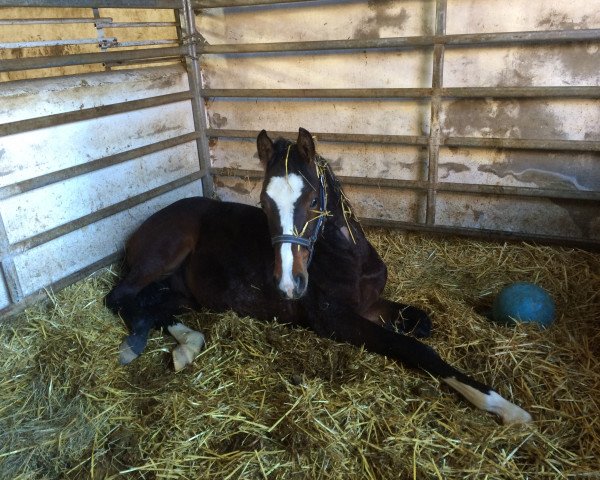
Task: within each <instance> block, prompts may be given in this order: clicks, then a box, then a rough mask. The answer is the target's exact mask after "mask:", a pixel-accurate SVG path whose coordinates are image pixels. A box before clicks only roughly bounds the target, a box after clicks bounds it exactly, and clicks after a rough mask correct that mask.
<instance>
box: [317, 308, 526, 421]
mask: <svg viewBox="0 0 600 480" xmlns="http://www.w3.org/2000/svg"><path fill="white" fill-rule="evenodd" d="M318 322H319V323H318V325H315V330H316V331H317V333H319V334H320V335H323V336H328V337H333V338H334V339H336V340H338V341H343V342H348V343H351V344H353V345H356V346H364V347H365V348H366V349H367V350H368V351H371V352H374V353H379V354H381V355H386V356H388V357H390V358H393V359H395V360H398V361H400V362H402V363H404V364H407V365H409V366H412V367H418V368H422V369H423V370H425V371H427V372H429V373H431V374H433V375H435V376H437V377H439V378H441V380H442V381H444V382H445V383H447V384H448V385H450V386H451V387H452V388H454V389H455V390H456V391H458V392H459V393H460V394H461V395H463V396H464V397H465V398H466V399H467V400H469V401H470V402H471V403H472V404H474V405H475V406H476V407H478V408H480V409H482V410H486V411H488V412H492V413H495V414H497V415H499V416H500V417H501V419H502V422H503V423H505V424H511V423H527V422H530V421H531V415H529V413H527V412H526V411H525V410H523V409H522V408H520V407H518V406H517V405H515V404H513V403H511V402H509V401H508V400H505V399H504V398H502V397H501V396H500V395H499V394H498V393H496V392H495V391H494V390H492V389H491V388H490V387H488V386H487V385H484V384H482V383H480V382H478V381H477V380H474V379H473V378H471V377H469V376H468V375H465V374H464V373H462V372H460V371H459V370H457V369H456V368H454V367H452V366H451V365H449V364H448V363H446V362H445V361H444V360H442V359H441V357H440V356H439V355H438V354H437V353H436V352H435V350H433V349H432V348H431V347H429V346H427V345H425V344H424V343H422V342H420V341H419V340H417V339H416V338H413V337H410V336H406V335H403V334H399V333H396V332H390V331H389V330H386V329H384V328H383V327H381V326H379V325H377V324H376V323H374V322H371V321H369V320H367V319H365V318H363V317H361V316H360V315H357V314H355V313H353V312H350V311H343V312H341V311H338V312H331V313H328V312H324V314H323V315H322V316H320V318H319V320H318Z"/></svg>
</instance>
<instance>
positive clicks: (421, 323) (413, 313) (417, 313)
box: [397, 307, 431, 338]
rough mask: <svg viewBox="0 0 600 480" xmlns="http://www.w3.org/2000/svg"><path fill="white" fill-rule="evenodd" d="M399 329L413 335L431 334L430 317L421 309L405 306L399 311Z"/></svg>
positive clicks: (420, 336)
mask: <svg viewBox="0 0 600 480" xmlns="http://www.w3.org/2000/svg"><path fill="white" fill-rule="evenodd" d="M397 324H398V326H399V327H400V331H401V332H403V333H406V334H409V335H412V336H413V337H417V338H425V337H429V336H431V319H430V318H429V315H427V314H426V313H425V312H424V311H423V310H421V309H418V308H415V307H406V308H403V309H402V310H401V311H400V318H399V319H398V320H397Z"/></svg>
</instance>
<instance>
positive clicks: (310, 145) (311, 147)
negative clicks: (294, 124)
mask: <svg viewBox="0 0 600 480" xmlns="http://www.w3.org/2000/svg"><path fill="white" fill-rule="evenodd" d="M296 144H297V145H298V152H299V153H300V155H301V156H302V157H303V158H304V160H306V161H307V162H310V161H311V160H313V159H314V158H315V154H316V151H315V142H314V140H313V137H312V135H311V134H310V132H309V131H308V130H305V129H304V128H302V127H300V129H299V130H298V140H297V141H296Z"/></svg>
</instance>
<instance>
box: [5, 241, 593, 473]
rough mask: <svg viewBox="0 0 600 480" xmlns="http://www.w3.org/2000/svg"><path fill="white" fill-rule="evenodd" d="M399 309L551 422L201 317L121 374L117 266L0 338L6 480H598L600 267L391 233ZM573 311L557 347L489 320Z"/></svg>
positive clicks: (579, 258) (156, 339)
mask: <svg viewBox="0 0 600 480" xmlns="http://www.w3.org/2000/svg"><path fill="white" fill-rule="evenodd" d="M367 233H368V236H369V238H370V239H371V240H372V242H373V243H374V244H375V246H376V247H377V248H378V250H379V252H380V253H381V255H382V256H383V258H384V260H385V261H386V262H387V264H388V266H389V272H390V277H389V282H388V287H387V289H386V296H387V297H388V298H391V299H393V300H398V301H402V302H404V303H412V304H414V305H416V306H419V307H421V308H425V309H426V310H427V311H428V312H430V313H431V315H432V318H433V321H434V333H433V336H432V337H431V338H430V339H427V340H426V341H427V343H429V344H430V345H432V346H433V347H434V348H436V349H437V350H438V351H439V352H440V354H441V355H442V356H443V357H444V358H445V359H447V360H448V361H450V362H451V363H453V364H454V365H456V366H457V367H459V368H461V369H463V370H465V371H467V372H470V373H472V374H473V375H474V376H475V377H476V378H477V379H479V380H482V381H484V382H486V383H488V384H490V385H492V386H494V387H495V388H496V390H498V391H499V392H500V394H502V395H503V396H504V397H506V398H508V399H510V400H511V401H513V402H515V403H517V404H519V405H521V406H523V407H524V408H525V409H526V410H528V411H529V412H530V413H531V414H532V415H533V417H534V420H535V421H534V423H533V424H531V425H528V426H512V427H505V426H502V425H500V424H499V422H498V420H497V418H496V417H494V416H493V415H490V414H487V413H484V412H481V411H478V410H475V409H474V408H472V407H471V406H470V405H469V404H468V403H467V402H466V401H464V400H462V399H461V398H459V397H458V396H457V395H456V394H455V393H453V392H452V391H451V390H450V389H449V388H448V387H446V386H443V385H440V383H439V381H438V380H437V379H435V378H432V377H430V376H428V375H426V374H424V373H422V372H417V371H414V370H410V369H406V368H404V367H402V366H400V365H397V364H396V363H394V362H392V361H390V360H388V359H386V358H384V357H378V356H376V355H372V354H370V353H366V352H364V351H361V350H359V349H356V348H353V347H350V346H348V345H341V344H336V343H334V342H332V341H329V340H324V339H318V338H317V337H316V336H315V335H314V334H312V333H310V332H308V331H304V330H301V329H290V328H287V327H283V326H280V325H277V324H276V323H274V322H273V323H268V324H265V323H260V322H257V321H254V320H252V319H250V318H239V317H238V316H236V315H235V314H233V313H228V314H225V315H214V314H210V313H208V312H201V313H190V314H188V315H186V316H184V321H185V323H186V324H187V325H188V326H190V327H192V328H196V329H199V330H202V331H203V332H204V334H205V336H206V339H207V347H206V349H205V350H204V351H203V352H202V353H201V354H200V355H199V356H198V358H197V359H196V361H195V362H194V364H193V365H192V366H191V367H188V368H187V369H185V370H184V371H182V372H180V373H178V374H174V373H173V371H172V367H171V365H170V353H169V351H170V349H171V348H172V347H173V346H174V345H175V343H174V341H173V340H172V339H171V338H168V337H163V336H162V335H161V334H160V333H158V332H156V333H155V334H154V335H153V336H152V339H151V341H150V343H149V345H148V348H147V350H146V352H145V354H144V355H143V356H142V357H141V358H140V359H138V360H136V361H135V362H134V363H132V364H131V365H129V366H126V367H122V366H119V364H118V361H117V356H118V355H117V349H118V346H119V343H120V341H121V338H122V336H123V335H124V333H125V329H124V327H123V325H122V322H121V321H120V320H119V319H118V318H116V317H115V316H113V315H112V314H111V313H110V312H109V311H108V310H107V309H105V308H104V307H103V305H102V299H103V297H104V295H105V294H106V293H107V292H108V290H109V289H110V287H111V286H112V285H113V284H114V282H115V281H116V273H115V272H116V271H117V270H118V269H117V268H116V267H113V268H110V269H106V270H104V271H103V272H101V273H100V274H99V275H96V276H93V277H90V278H88V279H86V280H84V281H81V282H79V283H77V284H75V285H72V286H71V287H69V288H67V289H65V290H63V291H61V292H58V293H56V294H54V293H52V292H50V293H49V296H50V301H49V302H48V303H45V304H39V305H36V306H34V307H32V308H30V309H28V310H27V311H25V312H24V313H23V314H21V315H19V316H18V317H17V318H15V319H13V320H11V321H10V322H8V323H4V324H2V325H1V326H0V479H42V478H44V479H83V478H95V479H100V478H134V479H136V478H145V479H154V478H178V479H202V478H211V479H228V478H232V479H238V478H240V479H255V478H256V479H261V478H269V479H271V478H272V479H288V478H294V479H295V478H298V479H311V480H312V479H363V478H365V479H409V478H414V479H429V478H433V479H467V478H469V479H484V478H488V479H511V480H514V479H544V478H549V479H557V478H600V463H599V460H598V459H599V458H600V414H599V413H600V409H599V402H600V369H599V368H598V367H599V362H598V358H599V357H600V341H599V340H600V338H599V334H600V254H594V253H589V252H584V251H580V250H574V249H562V248H551V247H539V246H534V245H527V244H522V243H519V244H496V243H484V242H477V241H472V240H464V239H443V238H439V237H436V238H434V237H427V236H423V235H416V234H404V233H399V232H389V231H384V230H368V232H367ZM514 281H531V282H536V283H538V284H540V285H541V286H543V287H544V288H546V289H547V290H548V291H549V292H550V294H551V295H552V296H553V298H554V299H555V301H556V304H557V310H558V318H557V320H556V322H555V324H554V325H553V326H552V327H550V328H549V329H547V330H541V329H539V328H538V327H537V326H534V325H518V326H516V327H508V326H501V325H496V324H494V323H492V322H490V321H489V320H487V319H486V318H485V317H483V316H481V315H480V314H478V313H477V312H478V311H480V310H481V309H482V308H485V307H486V306H489V305H490V304H491V301H492V299H493V297H494V295H495V294H496V293H497V292H498V291H499V290H500V289H501V288H502V286H504V285H505V284H507V283H510V282H514Z"/></svg>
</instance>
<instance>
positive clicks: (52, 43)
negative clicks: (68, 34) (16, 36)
mask: <svg viewBox="0 0 600 480" xmlns="http://www.w3.org/2000/svg"><path fill="white" fill-rule="evenodd" d="M105 41H106V42H107V43H114V44H116V43H117V39H116V38H115V37H110V38H106V39H105ZM98 44H99V41H98V39H97V38H78V39H70V40H69V39H65V40H39V41H35V42H9V43H0V48H38V47H57V46H60V45H98Z"/></svg>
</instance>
